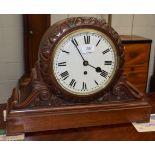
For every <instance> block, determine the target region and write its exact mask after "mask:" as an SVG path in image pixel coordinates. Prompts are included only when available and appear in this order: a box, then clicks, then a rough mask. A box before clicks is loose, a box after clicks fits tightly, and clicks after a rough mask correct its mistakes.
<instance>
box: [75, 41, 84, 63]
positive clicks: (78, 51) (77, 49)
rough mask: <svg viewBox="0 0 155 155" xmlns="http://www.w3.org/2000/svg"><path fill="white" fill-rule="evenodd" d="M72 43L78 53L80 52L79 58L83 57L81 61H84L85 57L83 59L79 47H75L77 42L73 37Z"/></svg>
mask: <svg viewBox="0 0 155 155" xmlns="http://www.w3.org/2000/svg"><path fill="white" fill-rule="evenodd" d="M72 43H73V44H74V46H75V47H76V49H77V51H78V52H79V54H80V56H81V58H82V59H83V61H85V59H84V57H83V56H82V54H81V52H80V50H79V48H78V47H77V46H78V44H77V42H76V40H75V39H74V40H73V39H72Z"/></svg>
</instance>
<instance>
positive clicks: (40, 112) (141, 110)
mask: <svg viewBox="0 0 155 155" xmlns="http://www.w3.org/2000/svg"><path fill="white" fill-rule="evenodd" d="M150 112H151V107H150V105H149V104H148V103H147V102H146V101H139V102H138V101H136V102H126V103H125V102H124V103H123V102H122V103H104V104H103V105H89V106H87V105H86V106H74V107H67V108H65V107H61V108H49V107H47V108H42V109H27V110H26V109H21V110H13V111H11V113H9V115H8V117H7V135H16V134H21V133H29V132H37V131H47V130H59V129H69V128H80V127H88V126H100V125H111V124H120V123H129V122H137V121H138V122H147V121H149V118H150Z"/></svg>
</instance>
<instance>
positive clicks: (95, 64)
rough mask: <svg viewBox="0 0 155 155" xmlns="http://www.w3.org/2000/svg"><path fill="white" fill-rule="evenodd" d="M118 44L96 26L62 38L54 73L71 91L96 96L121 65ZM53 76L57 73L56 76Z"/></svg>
mask: <svg viewBox="0 0 155 155" xmlns="http://www.w3.org/2000/svg"><path fill="white" fill-rule="evenodd" d="M114 47H115V45H114V44H113V42H112V41H111V40H110V38H108V37H107V36H106V37H105V35H103V34H102V33H101V32H99V31H97V30H93V29H90V30H89V29H84V28H82V29H78V30H75V32H74V31H72V32H70V33H68V35H66V36H64V37H62V39H60V41H58V44H57V46H56V47H55V49H54V51H53V55H54V56H53V64H52V68H53V71H52V74H53V75H54V78H55V81H56V82H57V83H58V84H59V85H60V86H61V87H60V88H62V89H64V90H65V91H67V92H68V93H70V94H74V95H81V96H82V95H84V96H85V95H88V96H89V95H92V94H94V93H97V92H99V91H101V90H102V89H104V88H105V87H107V85H108V84H110V81H111V80H112V79H113V75H115V74H114V73H115V70H116V69H115V68H117V67H116V65H117V58H116V54H117V53H116V51H115V48H114ZM52 77H53V76H52Z"/></svg>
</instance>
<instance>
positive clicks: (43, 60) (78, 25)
mask: <svg viewBox="0 0 155 155" xmlns="http://www.w3.org/2000/svg"><path fill="white" fill-rule="evenodd" d="M80 29H83V30H85V29H94V30H97V31H99V32H101V33H103V34H105V35H106V36H107V37H108V38H109V39H110V40H111V41H112V42H113V44H114V46H115V48H116V57H117V62H118V64H117V67H116V71H115V73H114V76H113V79H112V80H111V82H110V83H109V85H108V86H107V87H106V88H103V89H102V90H101V91H99V92H97V93H94V94H91V95H75V94H71V93H69V92H67V91H65V90H64V89H63V88H62V87H61V86H60V85H59V84H58V83H57V81H56V79H55V76H54V73H53V72H52V71H53V67H52V65H53V64H52V63H53V61H52V60H53V57H54V52H53V51H54V49H55V47H56V46H57V44H58V43H59V41H60V40H61V39H62V38H64V37H65V36H66V35H68V34H70V33H71V32H74V31H76V30H80ZM39 57H40V59H39V61H38V64H39V68H40V72H41V76H42V78H43V80H44V81H45V83H47V84H48V86H49V87H50V90H51V91H52V93H54V94H55V95H58V96H59V97H61V98H63V99H67V100H69V101H70V100H72V101H74V102H86V101H90V100H94V99H97V98H99V97H101V96H103V95H104V94H105V93H106V92H107V91H109V90H110V89H112V88H113V86H114V85H116V82H117V81H118V78H119V77H120V76H121V74H122V67H123V64H124V47H123V45H122V44H121V40H120V38H119V35H118V34H117V33H116V32H115V31H114V29H112V28H111V27H110V26H109V25H108V24H106V23H105V22H104V21H103V20H96V19H95V18H69V19H67V20H62V21H60V22H58V23H56V24H54V25H53V26H52V27H50V28H49V29H48V30H47V31H46V33H45V34H44V36H43V39H42V40H41V43H40V48H39Z"/></svg>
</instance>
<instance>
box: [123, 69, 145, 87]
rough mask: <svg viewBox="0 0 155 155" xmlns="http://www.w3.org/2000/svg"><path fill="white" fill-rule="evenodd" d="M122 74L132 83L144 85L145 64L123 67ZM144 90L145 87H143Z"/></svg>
mask: <svg viewBox="0 0 155 155" xmlns="http://www.w3.org/2000/svg"><path fill="white" fill-rule="evenodd" d="M124 74H125V75H126V78H127V79H128V81H129V82H130V83H131V84H133V85H144V87H146V83H147V66H142V67H127V68H124ZM144 90H145V89H144Z"/></svg>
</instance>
